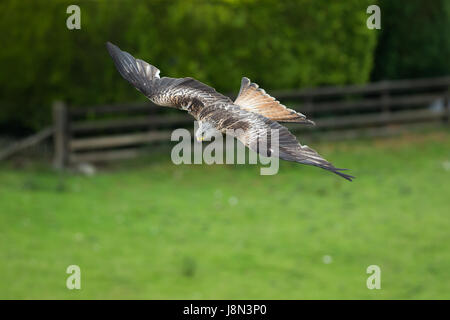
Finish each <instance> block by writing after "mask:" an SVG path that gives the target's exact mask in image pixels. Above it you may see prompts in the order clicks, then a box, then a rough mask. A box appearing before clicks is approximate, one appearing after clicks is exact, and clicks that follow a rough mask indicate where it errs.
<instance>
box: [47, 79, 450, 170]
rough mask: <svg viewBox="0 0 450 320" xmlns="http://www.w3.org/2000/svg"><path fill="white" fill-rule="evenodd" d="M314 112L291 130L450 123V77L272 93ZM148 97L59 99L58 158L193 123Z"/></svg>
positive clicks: (376, 129)
mask: <svg viewBox="0 0 450 320" xmlns="http://www.w3.org/2000/svg"><path fill="white" fill-rule="evenodd" d="M271 94H272V95H273V96H275V97H276V98H277V99H278V100H280V101H281V102H283V103H284V104H285V105H287V106H289V107H291V108H293V109H295V110H298V111H300V112H302V113H304V114H306V115H307V116H308V117H309V118H310V119H313V120H314V121H315V122H316V124H317V125H316V126H315V127H305V126H301V125H298V124H297V125H291V124H289V125H288V127H289V129H290V130H291V131H293V132H295V133H298V134H303V135H316V136H322V137H324V136H326V137H327V138H340V137H344V136H345V137H358V136H361V135H367V134H368V135H371V136H374V135H385V134H392V133H396V132H399V131H402V130H404V129H405V128H406V129H407V128H410V127H411V126H413V125H417V124H420V125H422V124H429V125H433V126H434V125H436V124H441V125H442V124H444V125H448V123H449V118H450V103H449V97H450V77H441V78H434V79H417V80H399V81H385V82H378V83H370V84H366V85H352V86H346V87H322V88H316V89H305V90H296V91H278V92H271ZM173 111H174V110H170V109H168V108H162V107H157V106H154V105H152V104H151V103H147V104H134V105H110V106H96V107H88V108H68V107H66V106H65V105H64V104H63V103H55V105H54V107H53V118H54V125H53V130H54V144H55V156H54V164H55V166H57V167H64V166H66V165H67V164H69V163H78V162H94V161H105V160H112V159H123V158H130V157H135V156H136V155H138V153H139V151H140V149H141V148H140V147H142V145H143V144H149V143H154V142H160V141H169V140H170V134H171V131H172V130H173V129H174V128H177V127H187V128H191V129H192V128H193V120H194V119H193V118H192V117H191V116H189V115H188V114H187V113H185V112H182V111H178V110H175V112H173Z"/></svg>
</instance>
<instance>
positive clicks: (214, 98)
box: [107, 43, 353, 181]
mask: <svg viewBox="0 0 450 320" xmlns="http://www.w3.org/2000/svg"><path fill="white" fill-rule="evenodd" d="M107 48H108V51H109V53H110V54H111V56H112V58H113V60H114V63H115V65H116V67H117V69H118V71H119V72H120V74H121V75H122V76H123V77H124V78H125V79H126V80H127V81H128V82H130V83H131V84H132V85H133V86H134V87H136V89H138V90H139V91H140V92H142V93H143V94H144V95H145V96H147V98H148V99H150V100H151V101H152V102H153V103H155V104H157V105H160V106H166V107H174V108H177V109H180V110H184V111H187V112H188V113H189V114H191V115H192V116H193V117H194V118H195V119H196V120H197V121H199V123H200V127H199V130H197V132H196V136H197V139H203V137H204V138H208V137H210V136H212V135H213V131H215V130H218V131H220V132H221V133H224V134H231V135H233V136H235V137H236V138H237V139H239V140H240V141H241V142H242V143H243V144H244V145H246V146H247V147H249V148H250V149H252V150H254V151H256V152H259V153H260V154H262V155H263V156H270V155H271V152H270V151H271V149H270V132H271V130H277V131H278V138H279V140H278V144H279V151H278V157H279V158H281V159H284V160H288V161H294V162H299V163H302V164H309V165H313V166H317V167H321V168H323V169H326V170H329V171H332V172H334V173H336V174H338V175H340V176H341V177H343V178H345V179H347V180H350V181H351V179H352V178H353V177H352V176H350V175H347V174H344V173H342V172H340V171H341V170H344V169H338V168H336V167H334V166H333V165H332V164H331V163H329V162H328V161H326V160H325V159H323V158H322V157H321V156H320V155H319V154H318V153H317V152H316V151H314V150H313V149H311V148H309V147H308V146H306V145H303V146H302V145H301V144H300V143H299V142H298V141H297V139H296V138H295V136H294V135H292V134H291V133H290V132H289V131H288V130H287V128H286V127H284V126H282V125H280V124H279V122H297V123H304V124H313V122H312V121H310V120H308V119H306V117H305V116H304V115H303V114H301V113H298V112H296V111H294V110H292V109H289V108H286V107H285V106H284V105H282V104H281V103H279V102H278V101H277V100H275V99H274V98H272V97H271V96H270V95H268V94H267V93H266V92H265V91H264V90H263V89H260V88H259V87H258V85H256V84H255V83H252V82H250V80H249V79H248V78H245V77H244V78H243V79H242V83H241V90H240V92H239V95H238V97H237V98H236V100H235V101H232V100H231V99H230V98H229V97H227V96H225V95H222V94H221V93H218V92H217V91H216V90H215V89H214V88H212V87H210V86H208V85H206V84H204V83H202V82H200V81H198V80H195V79H193V78H169V77H160V76H159V73H160V71H159V70H158V69H157V68H156V67H154V66H152V65H150V64H148V63H147V62H145V61H143V60H140V59H135V58H134V57H133V56H131V55H130V54H129V53H127V52H124V51H121V50H120V49H119V48H118V47H117V46H115V45H113V44H111V43H107ZM262 140H263V141H265V142H267V144H268V145H269V148H268V149H267V150H269V151H267V152H264V151H262V150H260V149H258V143H261V141H262Z"/></svg>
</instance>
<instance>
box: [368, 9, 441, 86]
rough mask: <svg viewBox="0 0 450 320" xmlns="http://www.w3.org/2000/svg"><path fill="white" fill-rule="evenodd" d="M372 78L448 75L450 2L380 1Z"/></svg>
mask: <svg viewBox="0 0 450 320" xmlns="http://www.w3.org/2000/svg"><path fill="white" fill-rule="evenodd" d="M380 8H381V34H380V37H379V40H378V45H377V48H376V54H375V66H374V69H373V72H372V79H374V80H382V79H401V78H421V77H433V76H441V75H448V74H450V1H448V0H434V1H427V0H409V1H407V2H406V1H381V3H380Z"/></svg>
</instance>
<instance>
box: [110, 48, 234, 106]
mask: <svg viewBox="0 0 450 320" xmlns="http://www.w3.org/2000/svg"><path fill="white" fill-rule="evenodd" d="M106 46H107V49H108V52H109V53H110V55H111V57H112V58H113V61H114V64H115V65H116V68H117V70H118V71H119V73H120V74H121V75H122V77H123V78H125V80H127V81H128V82H130V83H131V84H132V85H133V86H134V87H135V88H136V89H137V90H139V91H140V92H142V93H143V94H144V95H145V96H146V97H147V98H149V99H150V100H151V101H153V102H154V103H156V104H158V105H161V106H167V107H176V108H179V109H183V110H189V108H190V107H192V106H193V105H195V106H196V107H199V108H202V107H203V106H205V105H209V104H212V103H232V101H231V99H230V98H229V97H226V96H224V95H222V94H220V93H218V92H217V91H216V90H215V89H214V88H212V87H210V86H208V85H206V84H204V83H202V82H200V81H198V80H195V79H193V78H190V77H187V78H169V77H162V78H160V76H159V72H160V71H159V69H158V68H156V67H155V66H152V65H151V64H149V63H147V62H145V61H143V60H140V59H136V58H134V57H133V56H132V55H131V54H129V53H128V52H125V51H122V50H120V49H119V47H117V46H115V45H113V44H112V43H109V42H108V43H107V45H106Z"/></svg>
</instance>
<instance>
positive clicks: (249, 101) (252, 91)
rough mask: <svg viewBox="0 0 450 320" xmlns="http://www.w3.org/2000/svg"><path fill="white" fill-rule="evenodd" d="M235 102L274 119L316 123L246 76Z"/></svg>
mask: <svg viewBox="0 0 450 320" xmlns="http://www.w3.org/2000/svg"><path fill="white" fill-rule="evenodd" d="M234 104H236V105H238V106H240V107H241V108H243V109H245V110H247V111H250V112H254V113H258V114H260V115H262V116H264V117H266V118H269V119H272V120H274V121H279V122H299V123H308V124H314V122H313V121H311V120H308V119H306V116H305V115H303V114H301V113H299V112H297V111H295V110H292V109H289V108H287V107H286V106H284V105H282V104H281V103H280V102H279V101H277V100H276V99H275V98H273V97H272V96H270V95H268V94H267V93H266V92H265V91H264V89H262V88H259V86H258V85H257V84H256V83H253V82H251V81H250V79H249V78H246V77H243V78H242V81H241V89H240V91H239V95H238V97H237V98H236V100H235V101H234Z"/></svg>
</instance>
